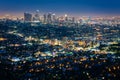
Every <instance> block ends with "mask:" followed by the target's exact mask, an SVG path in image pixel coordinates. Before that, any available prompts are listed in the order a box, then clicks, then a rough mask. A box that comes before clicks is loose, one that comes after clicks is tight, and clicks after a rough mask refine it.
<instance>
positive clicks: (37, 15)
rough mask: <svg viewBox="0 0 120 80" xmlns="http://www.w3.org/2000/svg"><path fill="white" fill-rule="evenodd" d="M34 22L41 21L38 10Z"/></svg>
mask: <svg viewBox="0 0 120 80" xmlns="http://www.w3.org/2000/svg"><path fill="white" fill-rule="evenodd" d="M34 21H40V15H39V10H36V13H35V16H34Z"/></svg>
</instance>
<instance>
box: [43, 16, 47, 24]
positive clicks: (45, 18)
mask: <svg viewBox="0 0 120 80" xmlns="http://www.w3.org/2000/svg"><path fill="white" fill-rule="evenodd" d="M43 17H44V23H46V22H47V15H46V14H44V15H43Z"/></svg>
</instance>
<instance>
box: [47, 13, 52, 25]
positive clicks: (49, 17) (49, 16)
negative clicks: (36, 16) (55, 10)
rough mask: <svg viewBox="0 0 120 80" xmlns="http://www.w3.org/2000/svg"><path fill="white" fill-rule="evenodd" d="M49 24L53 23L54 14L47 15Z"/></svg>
mask: <svg viewBox="0 0 120 80" xmlns="http://www.w3.org/2000/svg"><path fill="white" fill-rule="evenodd" d="M47 22H48V23H51V22H52V14H51V13H48V15H47Z"/></svg>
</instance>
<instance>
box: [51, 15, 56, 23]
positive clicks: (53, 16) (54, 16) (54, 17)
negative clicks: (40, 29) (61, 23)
mask: <svg viewBox="0 0 120 80" xmlns="http://www.w3.org/2000/svg"><path fill="white" fill-rule="evenodd" d="M52 21H53V22H55V21H56V15H55V14H52Z"/></svg>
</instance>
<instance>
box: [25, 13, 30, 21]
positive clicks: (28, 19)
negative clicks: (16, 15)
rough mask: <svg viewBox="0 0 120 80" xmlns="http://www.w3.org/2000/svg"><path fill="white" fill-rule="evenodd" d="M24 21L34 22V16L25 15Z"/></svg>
mask: <svg viewBox="0 0 120 80" xmlns="http://www.w3.org/2000/svg"><path fill="white" fill-rule="evenodd" d="M24 21H28V22H29V21H32V14H30V13H24Z"/></svg>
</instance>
